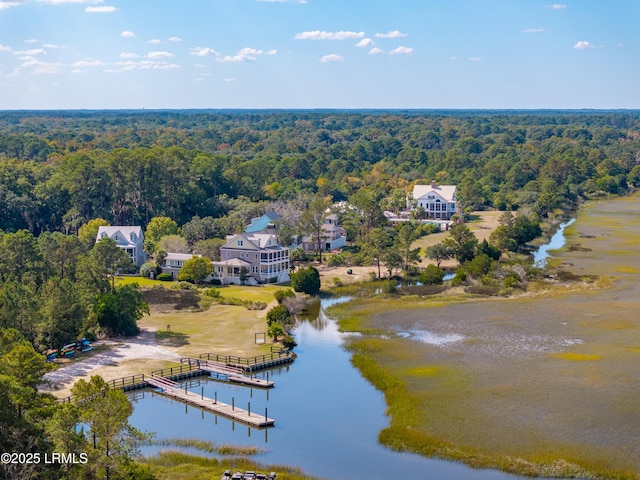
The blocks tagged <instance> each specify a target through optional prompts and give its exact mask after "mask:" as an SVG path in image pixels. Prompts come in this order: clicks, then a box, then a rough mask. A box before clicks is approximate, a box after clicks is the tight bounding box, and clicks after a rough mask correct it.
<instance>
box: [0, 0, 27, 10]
mask: <svg viewBox="0 0 640 480" xmlns="http://www.w3.org/2000/svg"><path fill="white" fill-rule="evenodd" d="M23 3H24V2H10V1H0V10H4V9H5V8H11V7H17V6H18V5H22V4H23Z"/></svg>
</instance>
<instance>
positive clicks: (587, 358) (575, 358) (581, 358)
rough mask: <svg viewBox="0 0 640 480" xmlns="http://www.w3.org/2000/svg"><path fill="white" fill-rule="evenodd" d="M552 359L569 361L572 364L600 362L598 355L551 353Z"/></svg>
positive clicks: (600, 358)
mask: <svg viewBox="0 0 640 480" xmlns="http://www.w3.org/2000/svg"><path fill="white" fill-rule="evenodd" d="M551 356H552V357H553V358H559V359H562V360H570V361H572V362H596V361H598V360H602V356H600V355H589V354H586V353H575V352H564V353H552V354H551Z"/></svg>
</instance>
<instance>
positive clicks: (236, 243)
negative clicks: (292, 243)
mask: <svg viewBox="0 0 640 480" xmlns="http://www.w3.org/2000/svg"><path fill="white" fill-rule="evenodd" d="M212 263H213V274H212V277H213V278H215V279H218V280H220V282H222V284H232V283H235V284H239V283H241V281H240V271H241V270H242V268H246V269H247V272H248V276H249V278H248V279H247V281H246V282H245V283H246V284H248V285H256V284H259V283H282V282H288V281H289V280H291V277H289V265H290V263H289V248H288V247H283V246H281V245H279V244H278V237H277V236H276V235H275V234H273V233H240V234H238V235H230V236H228V237H227V243H225V244H224V246H222V247H221V248H220V261H219V262H212Z"/></svg>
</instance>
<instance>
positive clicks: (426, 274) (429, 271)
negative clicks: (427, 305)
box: [420, 265, 444, 285]
mask: <svg viewBox="0 0 640 480" xmlns="http://www.w3.org/2000/svg"><path fill="white" fill-rule="evenodd" d="M443 278H444V271H443V270H442V269H441V268H438V267H436V266H435V265H427V268H425V269H424V270H423V271H422V272H421V273H420V282H421V283H422V284H423V285H439V284H441V283H442V279H443Z"/></svg>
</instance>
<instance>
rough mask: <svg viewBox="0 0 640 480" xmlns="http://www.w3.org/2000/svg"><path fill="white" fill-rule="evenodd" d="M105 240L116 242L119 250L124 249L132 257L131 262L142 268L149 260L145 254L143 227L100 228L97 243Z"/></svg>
mask: <svg viewBox="0 0 640 480" xmlns="http://www.w3.org/2000/svg"><path fill="white" fill-rule="evenodd" d="M103 238H110V239H112V240H113V241H115V242H116V245H117V246H118V248H121V249H123V250H124V251H125V252H127V254H128V255H129V256H130V257H131V261H132V262H133V263H134V264H135V265H136V266H137V267H140V266H142V265H143V264H144V262H145V261H146V260H147V255H146V254H145V253H144V249H143V247H144V234H143V233H142V227H126V226H114V227H99V228H98V235H97V236H96V242H99V241H100V240H101V239H103Z"/></svg>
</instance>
